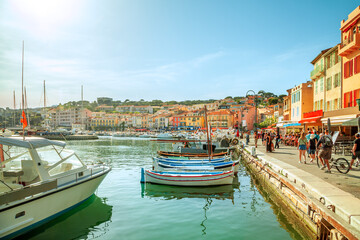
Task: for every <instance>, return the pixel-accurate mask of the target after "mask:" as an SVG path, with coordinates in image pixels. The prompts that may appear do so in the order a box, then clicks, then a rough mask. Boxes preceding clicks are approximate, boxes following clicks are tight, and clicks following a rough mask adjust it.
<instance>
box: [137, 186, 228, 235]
mask: <svg viewBox="0 0 360 240" xmlns="http://www.w3.org/2000/svg"><path fill="white" fill-rule="evenodd" d="M141 196H142V197H149V198H162V199H164V200H173V199H182V198H203V199H204V200H205V205H204V207H203V209H204V219H203V220H202V221H201V223H200V226H201V227H202V230H201V232H202V235H206V229H207V228H206V225H205V223H206V221H207V219H208V217H207V211H208V210H209V209H210V206H211V203H212V201H213V199H217V200H227V199H230V200H231V201H232V203H234V187H233V186H232V185H224V186H211V187H202V188H199V187H177V186H167V185H157V184H141Z"/></svg>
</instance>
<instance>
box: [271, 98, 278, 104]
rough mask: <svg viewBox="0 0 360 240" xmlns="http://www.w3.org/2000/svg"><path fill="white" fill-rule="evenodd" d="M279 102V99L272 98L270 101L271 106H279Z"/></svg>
mask: <svg viewBox="0 0 360 240" xmlns="http://www.w3.org/2000/svg"><path fill="white" fill-rule="evenodd" d="M278 102H279V99H278V98H270V99H269V104H270V105H273V104H277V103H278Z"/></svg>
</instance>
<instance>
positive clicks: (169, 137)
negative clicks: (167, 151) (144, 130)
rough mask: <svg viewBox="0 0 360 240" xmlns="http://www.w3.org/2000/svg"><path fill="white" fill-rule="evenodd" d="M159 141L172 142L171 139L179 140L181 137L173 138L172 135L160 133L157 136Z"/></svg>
mask: <svg viewBox="0 0 360 240" xmlns="http://www.w3.org/2000/svg"><path fill="white" fill-rule="evenodd" d="M156 138H157V139H164V140H171V139H178V138H179V137H176V136H173V135H171V134H170V133H159V134H158V135H157V136H156Z"/></svg>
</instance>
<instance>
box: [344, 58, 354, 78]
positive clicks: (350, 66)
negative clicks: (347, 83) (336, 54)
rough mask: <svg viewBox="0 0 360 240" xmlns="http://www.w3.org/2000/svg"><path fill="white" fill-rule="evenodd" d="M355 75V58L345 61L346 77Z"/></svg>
mask: <svg viewBox="0 0 360 240" xmlns="http://www.w3.org/2000/svg"><path fill="white" fill-rule="evenodd" d="M352 75H353V59H351V60H350V61H347V62H346V63H344V78H348V77H351V76H352Z"/></svg>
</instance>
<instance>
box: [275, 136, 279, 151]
mask: <svg viewBox="0 0 360 240" xmlns="http://www.w3.org/2000/svg"><path fill="white" fill-rule="evenodd" d="M279 142H280V133H277V134H276V137H275V148H279Z"/></svg>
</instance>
